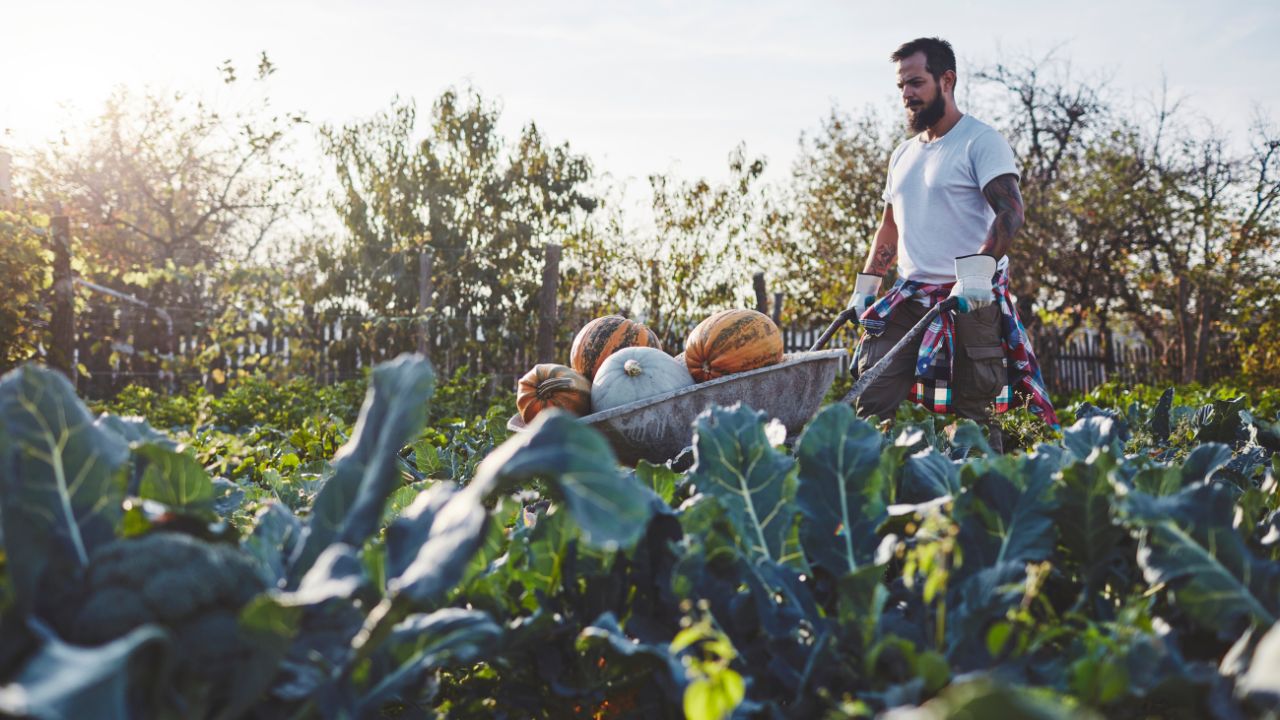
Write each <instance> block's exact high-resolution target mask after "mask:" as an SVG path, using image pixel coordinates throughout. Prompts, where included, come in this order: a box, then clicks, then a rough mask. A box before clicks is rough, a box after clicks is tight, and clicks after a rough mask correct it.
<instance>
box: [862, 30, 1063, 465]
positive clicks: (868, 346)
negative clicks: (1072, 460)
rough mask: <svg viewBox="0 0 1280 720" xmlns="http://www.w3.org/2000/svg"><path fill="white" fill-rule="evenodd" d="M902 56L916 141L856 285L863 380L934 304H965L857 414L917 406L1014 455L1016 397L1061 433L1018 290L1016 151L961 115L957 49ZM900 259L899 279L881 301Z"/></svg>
mask: <svg viewBox="0 0 1280 720" xmlns="http://www.w3.org/2000/svg"><path fill="white" fill-rule="evenodd" d="M890 59H891V60H892V61H893V62H894V63H896V64H897V71H898V72H897V74H898V89H899V90H900V91H901V93H902V103H903V105H904V106H905V108H906V111H907V123H908V125H909V126H910V128H911V131H912V132H913V133H914V135H913V136H912V137H911V138H910V139H908V140H906V141H905V142H903V143H902V144H900V145H899V146H898V147H897V149H895V150H894V152H893V155H892V157H891V159H890V161H889V171H888V178H887V180H886V182H885V190H884V201H885V208H884V215H883V217H882V219H881V222H880V227H879V229H878V230H877V231H876V236H875V241H874V243H873V244H872V247H871V251H870V253H869V254H868V256H867V261H866V264H865V266H864V268H863V272H861V273H859V275H858V278H857V281H856V283H855V286H854V295H853V299H852V300H851V303H852V304H853V306H854V307H855V309H856V310H858V311H859V313H860V317H859V320H860V322H861V324H862V326H863V328H864V329H865V331H866V332H865V333H864V334H863V336H862V340H861V341H860V342H859V344H858V349H857V352H856V353H855V358H854V364H855V367H856V368H857V370H858V372H859V373H862V372H865V371H866V370H867V368H870V367H871V366H873V365H875V364H876V363H877V362H879V360H880V359H881V358H883V357H884V356H885V354H886V353H887V352H888V351H889V349H890V348H892V347H893V346H894V345H895V344H896V343H897V342H898V340H900V339H902V337H903V336H904V335H906V334H907V331H908V330H910V329H911V328H912V327H914V326H915V324H916V323H917V322H918V321H920V320H921V319H922V318H923V317H924V315H925V314H926V313H927V312H928V310H929V308H931V307H932V306H933V305H935V304H937V303H939V302H941V301H942V300H945V299H946V298H948V297H953V296H954V297H956V298H958V299H959V304H958V308H957V310H958V312H957V313H955V314H952V313H942V314H941V315H938V316H937V318H936V319H935V320H934V321H933V322H932V324H931V325H930V327H929V328H928V329H927V330H926V331H925V332H924V334H923V335H922V336H920V338H919V339H918V340H916V341H915V344H914V345H913V346H909V348H908V350H907V351H904V352H900V353H899V354H898V355H896V356H894V357H893V358H892V359H891V360H890V365H889V367H888V369H887V370H886V371H885V372H884V373H883V374H882V375H880V376H879V377H878V378H876V380H875V381H874V382H872V383H871V384H870V385H869V386H868V387H867V389H866V390H865V392H863V394H862V395H861V396H860V397H859V398H858V399H857V400H856V401H855V409H856V410H857V412H858V414H859V415H860V416H862V417H869V416H872V415H875V416H878V417H881V418H892V417H893V416H894V413H895V411H896V409H897V407H898V405H899V404H900V403H901V402H902V401H903V400H906V399H908V398H910V399H911V400H912V401H914V402H916V403H918V404H920V405H922V406H924V407H926V408H928V409H929V410H932V411H934V412H938V413H953V414H955V415H957V416H959V417H962V418H969V419H972V420H975V421H977V422H979V423H980V424H982V425H985V426H986V427H987V428H988V430H989V434H990V436H991V445H992V447H993V449H995V450H1002V449H1003V444H1004V443H1003V438H1002V435H1001V433H1000V431H999V430H998V429H997V425H996V423H995V421H994V414H995V413H998V412H1002V411H1004V410H1006V409H1008V408H1009V407H1010V405H1011V404H1012V402H1013V397H1014V396H1015V395H1016V396H1018V397H1019V398H1020V399H1021V400H1022V401H1023V402H1025V403H1026V404H1027V405H1028V406H1029V407H1030V408H1031V410H1032V411H1033V412H1035V413H1036V414H1038V415H1039V416H1040V417H1041V418H1043V419H1044V420H1045V421H1046V422H1047V423H1049V424H1050V425H1052V426H1054V427H1057V426H1058V418H1057V416H1056V414H1055V413H1054V411H1053V406H1052V404H1051V403H1050V402H1049V395H1048V393H1047V392H1046V391H1045V388H1044V382H1043V380H1042V379H1041V376H1040V369H1039V366H1038V364H1037V363H1036V359H1035V355H1034V353H1033V352H1032V350H1031V345H1030V344H1029V342H1028V340H1027V336H1026V330H1025V329H1024V328H1023V325H1022V322H1021V321H1020V320H1019V319H1018V314H1017V309H1016V307H1015V306H1014V303H1013V297H1012V295H1010V293H1009V258H1008V256H1007V253H1008V251H1009V248H1010V247H1011V245H1012V243H1013V239H1014V235H1015V234H1016V233H1017V231H1018V228H1019V227H1021V226H1022V221H1023V204H1022V193H1021V192H1020V190H1019V188H1018V168H1017V164H1016V162H1015V160H1014V155H1013V150H1012V149H1011V148H1010V147H1009V143H1008V142H1007V141H1006V140H1005V139H1004V137H1003V136H1001V135H1000V133H999V132H998V131H996V130H995V129H994V128H992V127H991V126H990V125H987V124H986V123H983V122H981V121H980V120H977V119H975V118H973V117H970V116H968V115H965V114H963V113H961V112H960V110H959V109H958V108H957V107H956V101H955V88H956V57H955V53H954V52H953V51H952V49H951V45H950V43H948V42H946V41H945V40H941V39H938V38H919V39H916V40H912V41H911V42H908V43H905V44H904V45H902V46H901V47H899V48H898V49H897V50H895V51H894V52H893V54H892V55H891V56H890ZM895 263H896V269H897V276H898V277H897V280H896V282H895V283H894V284H893V286H892V287H891V288H890V289H889V290H888V292H887V293H885V294H884V295H881V294H880V291H881V284H882V280H883V278H884V275H885V274H886V273H887V272H888V271H889V269H890V268H891V267H893V266H895ZM911 350H914V352H911Z"/></svg>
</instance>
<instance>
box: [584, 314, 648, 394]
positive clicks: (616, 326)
mask: <svg viewBox="0 0 1280 720" xmlns="http://www.w3.org/2000/svg"><path fill="white" fill-rule="evenodd" d="M626 347H651V348H657V349H659V350H661V349H662V343H660V342H658V336H657V334H656V333H654V332H653V331H652V330H650V329H649V328H647V327H645V326H644V325H642V324H640V323H638V322H635V321H633V320H628V319H626V318H624V317H622V316H621V315H606V316H604V317H598V318H596V319H595V320H592V321H591V322H589V323H587V324H586V325H585V326H584V327H583V328H582V329H581V330H579V331H578V335H577V337H575V338H574V339H573V347H572V348H570V350H569V364H570V365H571V366H573V369H574V370H577V371H578V372H580V373H582V374H583V376H585V377H586V378H587V379H588V380H593V381H594V380H595V377H596V371H597V370H599V369H600V365H601V363H603V362H604V360H605V358H607V357H609V356H610V355H612V354H613V353H614V352H615V351H617V350H621V349H622V348H626Z"/></svg>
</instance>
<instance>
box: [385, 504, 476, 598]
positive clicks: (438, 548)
mask: <svg viewBox="0 0 1280 720" xmlns="http://www.w3.org/2000/svg"><path fill="white" fill-rule="evenodd" d="M483 501H484V496H483V494H482V492H481V488H480V486H478V485H471V486H469V487H467V488H465V489H463V490H458V489H456V488H455V486H454V485H453V484H452V483H446V482H442V483H440V484H439V485H436V486H434V487H432V488H431V489H430V490H427V491H426V492H424V493H422V494H421V495H419V496H418V499H417V500H415V501H414V502H413V504H412V505H410V506H409V507H408V508H407V509H406V510H405V511H404V512H403V513H401V515H400V517H399V518H397V519H396V521H395V522H393V523H392V524H391V525H390V527H388V528H387V564H388V568H387V592H388V595H389V596H390V598H391V599H392V601H393V602H396V603H397V604H399V605H401V606H403V607H405V608H406V609H407V608H410V607H413V608H418V607H424V606H426V605H427V604H428V603H430V602H433V601H434V600H436V599H437V598H439V597H440V596H442V595H443V594H444V593H445V592H446V591H448V590H449V589H450V588H452V587H453V586H454V585H455V584H457V582H458V581H459V580H461V579H462V575H463V572H464V571H465V570H466V567H467V564H468V563H469V562H470V561H471V556H472V555H474V554H475V552H476V551H477V550H478V549H479V548H480V545H481V543H482V542H483V540H484V529H485V524H486V522H488V519H489V514H488V511H487V510H485V507H484V504H483Z"/></svg>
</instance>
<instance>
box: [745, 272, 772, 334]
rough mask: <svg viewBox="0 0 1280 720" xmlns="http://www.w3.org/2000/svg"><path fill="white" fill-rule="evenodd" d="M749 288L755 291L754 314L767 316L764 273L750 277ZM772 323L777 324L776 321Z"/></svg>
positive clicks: (767, 292)
mask: <svg viewBox="0 0 1280 720" xmlns="http://www.w3.org/2000/svg"><path fill="white" fill-rule="evenodd" d="M751 287H752V288H754V289H755V291H756V312H758V313H760V314H762V315H768V314H769V291H768V289H766V288H765V286H764V273H762V272H758V273H756V274H754V275H752V276H751ZM774 322H777V320H776V319H775V320H774Z"/></svg>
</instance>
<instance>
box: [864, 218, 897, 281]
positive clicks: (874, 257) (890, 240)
mask: <svg viewBox="0 0 1280 720" xmlns="http://www.w3.org/2000/svg"><path fill="white" fill-rule="evenodd" d="M897 258H898V225H897V223H895V222H894V221H893V206H892V205H885V206H884V217H882V218H880V228H879V229H877V230H876V240H875V242H873V243H871V252H870V253H868V254H867V263H866V265H864V266H863V267H862V272H864V273H867V274H868V275H880V276H882V277H883V276H884V274H885V273H887V272H889V268H891V267H893V261H894V260H896V259H897Z"/></svg>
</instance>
